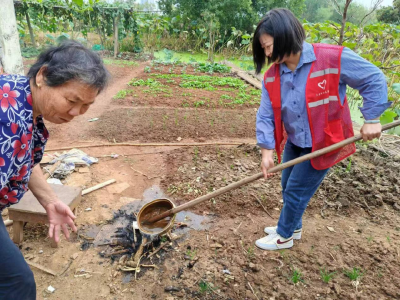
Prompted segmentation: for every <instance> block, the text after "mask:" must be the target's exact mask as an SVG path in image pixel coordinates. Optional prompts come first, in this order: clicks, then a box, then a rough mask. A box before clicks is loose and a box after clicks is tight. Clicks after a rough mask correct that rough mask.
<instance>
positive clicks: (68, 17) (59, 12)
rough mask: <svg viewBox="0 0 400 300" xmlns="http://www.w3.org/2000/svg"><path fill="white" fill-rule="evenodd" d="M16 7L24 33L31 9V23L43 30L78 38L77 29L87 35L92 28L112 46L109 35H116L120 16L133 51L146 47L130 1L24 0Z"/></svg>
mask: <svg viewBox="0 0 400 300" xmlns="http://www.w3.org/2000/svg"><path fill="white" fill-rule="evenodd" d="M15 11H16V15H17V21H18V24H19V29H20V35H26V32H25V31H26V29H27V28H26V26H27V21H26V13H27V12H29V16H30V19H31V23H32V24H34V27H35V28H37V29H39V30H41V31H42V32H50V33H56V32H68V31H70V32H71V35H70V36H67V33H64V38H73V39H76V38H77V36H76V33H77V32H79V33H81V34H82V35H83V37H85V38H86V37H87V35H88V32H95V33H97V34H99V36H100V39H101V43H102V46H103V47H107V46H108V45H107V41H106V39H107V38H108V37H110V36H111V35H113V32H114V31H113V22H114V18H117V20H118V37H119V39H120V40H122V39H124V38H126V37H127V36H129V37H131V38H132V40H133V47H132V49H130V50H131V52H141V51H142V47H143V46H142V43H141V40H140V37H139V35H138V33H139V31H138V29H139V28H138V25H137V17H136V13H135V12H134V9H133V8H132V7H130V6H129V4H128V3H124V2H118V1H117V2H114V3H108V2H106V1H99V0H89V1H83V0H73V1H69V0H22V1H21V2H18V3H16V5H15ZM49 38H50V36H49ZM50 40H51V41H53V42H56V43H58V42H59V41H60V40H57V38H56V37H53V38H50Z"/></svg>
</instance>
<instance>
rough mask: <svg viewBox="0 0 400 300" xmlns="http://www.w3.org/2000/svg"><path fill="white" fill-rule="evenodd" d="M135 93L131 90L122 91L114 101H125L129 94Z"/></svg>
mask: <svg viewBox="0 0 400 300" xmlns="http://www.w3.org/2000/svg"><path fill="white" fill-rule="evenodd" d="M132 92H133V91H131V90H120V91H118V92H117V94H116V95H115V96H114V97H113V99H125V97H126V96H127V95H129V94H132Z"/></svg>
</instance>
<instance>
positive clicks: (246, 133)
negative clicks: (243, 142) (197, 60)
mask: <svg viewBox="0 0 400 300" xmlns="http://www.w3.org/2000/svg"><path fill="white" fill-rule="evenodd" d="M255 115H256V112H255V110H254V109H247V110H242V111H232V110H202V109H178V108H177V109H165V108H139V109H129V108H125V109H115V110H112V111H107V112H105V113H104V114H103V115H102V116H100V119H101V121H99V122H98V123H97V126H96V127H94V128H93V129H92V130H91V136H93V137H98V138H102V139H107V140H108V141H115V142H125V141H134V140H139V141H140V142H154V141H162V142H174V141H177V139H178V138H182V139H185V138H189V139H194V140H195V141H205V140H211V139H213V140H218V139H219V138H220V139H224V138H252V137H254V132H255V129H254V122H255Z"/></svg>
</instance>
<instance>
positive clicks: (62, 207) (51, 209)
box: [45, 200, 77, 243]
mask: <svg viewBox="0 0 400 300" xmlns="http://www.w3.org/2000/svg"><path fill="white" fill-rule="evenodd" d="M45 210H46V212H47V217H48V219H49V224H50V228H49V236H50V238H53V239H54V241H55V242H56V243H58V242H59V241H60V230H61V229H62V231H63V233H64V235H65V237H66V238H67V239H69V231H68V227H67V225H69V227H71V229H72V230H73V231H74V232H76V230H77V229H76V226H75V224H74V219H75V218H76V217H75V215H74V214H73V212H72V211H71V209H70V208H69V206H68V205H66V204H64V203H63V202H61V201H60V200H57V201H54V202H50V203H48V204H47V205H46V207H45Z"/></svg>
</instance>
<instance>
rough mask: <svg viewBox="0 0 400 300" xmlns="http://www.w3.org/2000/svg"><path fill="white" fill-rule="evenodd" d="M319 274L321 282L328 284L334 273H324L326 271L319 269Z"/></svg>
mask: <svg viewBox="0 0 400 300" xmlns="http://www.w3.org/2000/svg"><path fill="white" fill-rule="evenodd" d="M320 274H321V279H322V281H323V282H325V283H328V282H329V281H331V279H332V278H333V276H335V274H336V272H331V273H329V272H328V271H326V269H325V268H324V269H321V270H320Z"/></svg>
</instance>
